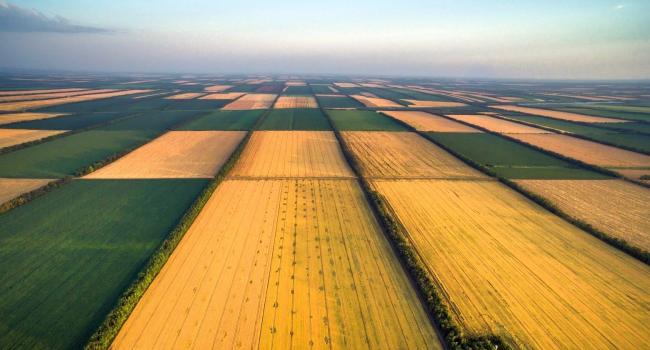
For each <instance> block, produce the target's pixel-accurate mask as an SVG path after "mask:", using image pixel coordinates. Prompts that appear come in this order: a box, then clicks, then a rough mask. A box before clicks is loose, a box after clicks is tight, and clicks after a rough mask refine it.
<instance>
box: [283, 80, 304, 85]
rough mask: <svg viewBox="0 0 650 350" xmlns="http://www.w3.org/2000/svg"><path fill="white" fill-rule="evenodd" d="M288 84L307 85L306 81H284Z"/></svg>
mask: <svg viewBox="0 0 650 350" xmlns="http://www.w3.org/2000/svg"><path fill="white" fill-rule="evenodd" d="M284 84H285V85H286V86H307V83H305V82H304V81H287V82H285V83H284Z"/></svg>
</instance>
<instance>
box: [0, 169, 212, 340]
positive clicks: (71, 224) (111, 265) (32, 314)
mask: <svg viewBox="0 0 650 350" xmlns="http://www.w3.org/2000/svg"><path fill="white" fill-rule="evenodd" d="M203 185H205V180H135V181H116V180H92V181H91V180H74V181H73V182H72V183H70V184H67V185H66V186H64V187H62V188H60V189H56V190H54V191H52V192H50V193H48V195H47V196H43V197H40V198H38V199H36V200H34V201H32V202H30V203H28V204H26V205H24V206H21V207H18V208H15V209H13V210H11V211H9V212H6V213H4V214H0V226H2V227H3V230H2V231H1V232H0V243H1V244H0V246H2V249H1V250H0V257H1V259H2V261H3V263H2V265H1V266H0V271H1V273H2V276H3V278H2V280H1V281H0V290H2V295H3V297H2V300H0V315H1V316H2V317H1V318H2V324H1V326H0V347H2V348H14V347H18V348H50V349H63V348H76V347H80V346H82V345H83V343H84V342H85V341H86V339H87V338H88V336H89V335H90V334H91V333H92V332H93V331H94V330H95V328H96V327H97V326H98V325H99V323H100V322H101V321H102V320H103V318H104V316H105V314H106V313H107V312H108V311H109V310H110V309H111V308H112V307H113V305H114V303H115V301H116V300H117V298H118V297H119V295H120V294H121V293H122V291H123V290H124V288H125V287H126V286H128V285H129V283H130V281H131V280H132V279H133V278H134V277H135V275H137V273H138V272H139V270H140V268H141V266H142V264H144V263H145V262H146V260H147V258H148V257H149V255H151V253H152V252H153V251H154V250H155V249H156V247H158V245H159V244H160V243H161V242H162V240H163V239H164V238H165V237H166V235H167V233H168V232H169V231H170V230H171V229H172V228H173V227H174V225H175V224H176V222H177V221H178V220H179V218H180V216H181V215H182V213H183V212H184V211H185V209H186V208H187V206H189V204H190V203H191V201H192V200H193V199H194V197H195V196H196V195H197V194H198V192H199V191H200V190H201V188H202V187H203ZM153 217H155V218H156V220H150V218H153ZM71 218H74V219H73V220H71ZM25 220H27V221H28V222H29V225H25V222H26V221H25Z"/></svg>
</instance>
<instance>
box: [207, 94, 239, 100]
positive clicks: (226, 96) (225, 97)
mask: <svg viewBox="0 0 650 350" xmlns="http://www.w3.org/2000/svg"><path fill="white" fill-rule="evenodd" d="M242 95H244V92H221V93H214V94H208V95H205V96H203V97H199V100H234V99H237V98H239V97H241V96H242Z"/></svg>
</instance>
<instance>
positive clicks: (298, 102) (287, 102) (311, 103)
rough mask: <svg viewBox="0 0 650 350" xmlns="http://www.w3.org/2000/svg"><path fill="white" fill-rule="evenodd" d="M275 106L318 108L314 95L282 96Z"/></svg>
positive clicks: (279, 107)
mask: <svg viewBox="0 0 650 350" xmlns="http://www.w3.org/2000/svg"><path fill="white" fill-rule="evenodd" d="M273 108H278V109H281V108H318V102H316V98H314V96H280V97H278V99H277V101H275V105H274V106H273Z"/></svg>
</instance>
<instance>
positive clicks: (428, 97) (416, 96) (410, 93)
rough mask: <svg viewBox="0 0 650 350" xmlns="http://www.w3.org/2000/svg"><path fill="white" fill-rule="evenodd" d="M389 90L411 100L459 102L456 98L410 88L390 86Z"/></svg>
mask: <svg viewBox="0 0 650 350" xmlns="http://www.w3.org/2000/svg"><path fill="white" fill-rule="evenodd" d="M389 90H391V91H393V92H396V93H400V94H403V95H405V96H407V97H405V98H407V99H409V100H421V101H453V102H457V101H456V100H454V99H451V98H448V97H445V96H442V95H432V94H427V93H424V92H419V91H414V90H408V89H400V88H390V89H389Z"/></svg>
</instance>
